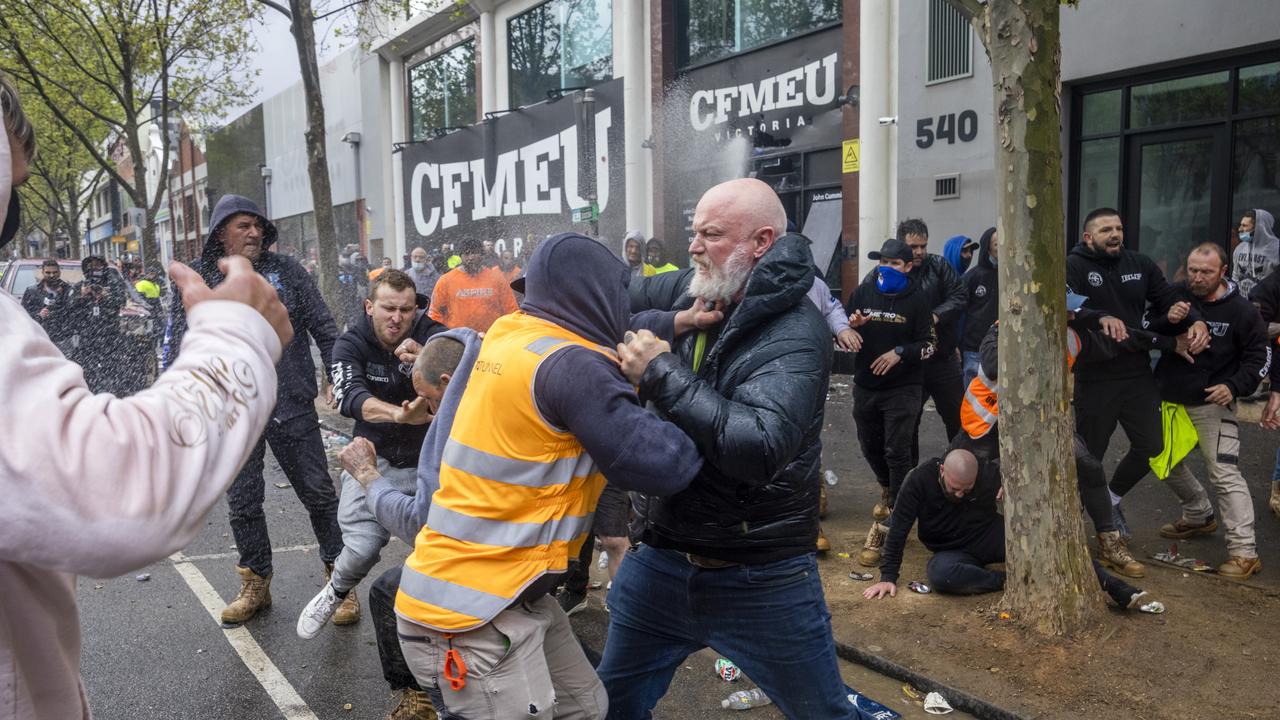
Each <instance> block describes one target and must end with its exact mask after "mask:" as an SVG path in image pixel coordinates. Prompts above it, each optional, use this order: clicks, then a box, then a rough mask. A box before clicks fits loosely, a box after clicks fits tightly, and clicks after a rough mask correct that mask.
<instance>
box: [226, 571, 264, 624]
mask: <svg viewBox="0 0 1280 720" xmlns="http://www.w3.org/2000/svg"><path fill="white" fill-rule="evenodd" d="M236 572H238V573H240V594H238V595H236V599H235V600H232V601H231V602H230V603H229V604H228V605H227V606H226V607H224V608H222V622H224V623H227V624H229V625H239V624H240V623H242V622H245V621H246V620H248V619H249V618H251V617H253V616H254V615H255V614H257V612H258V611H259V610H265V609H266V608H269V607H271V576H270V575H268V576H266V577H262V576H260V575H256V574H254V572H253V571H252V570H250V569H249V568H246V567H240V566H239V565H237V566H236Z"/></svg>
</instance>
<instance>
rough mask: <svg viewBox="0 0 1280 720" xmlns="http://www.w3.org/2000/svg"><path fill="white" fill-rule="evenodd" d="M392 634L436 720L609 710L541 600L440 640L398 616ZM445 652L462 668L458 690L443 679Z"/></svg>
mask: <svg viewBox="0 0 1280 720" xmlns="http://www.w3.org/2000/svg"><path fill="white" fill-rule="evenodd" d="M397 630H398V632H399V634H400V648H401V650H403V651H404V659H405V661H406V662H407V663H408V665H409V669H410V670H412V671H413V676H414V677H415V678H416V679H417V680H418V685H420V686H421V687H422V688H423V689H424V690H426V691H427V693H428V694H429V695H430V696H431V701H432V703H433V704H434V705H435V706H436V710H437V711H438V712H439V713H440V717H460V718H474V719H475V720H480V719H481V718H494V719H495V720H506V719H508V718H524V717H540V718H555V720H601V719H602V718H604V716H605V713H606V712H608V710H609V698H608V696H607V695H606V694H605V691H604V684H603V683H601V682H600V678H599V677H597V676H596V671H595V670H594V669H592V667H591V663H589V662H587V656H586V655H585V654H583V652H582V646H581V645H580V644H579V643H578V640H577V638H575V637H574V635H573V628H571V627H570V626H569V618H568V616H566V615H565V614H564V610H561V609H560V604H559V603H558V602H556V599H555V598H553V597H551V596H549V595H544V596H542V597H541V598H539V599H537V600H534V601H532V602H527V603H517V604H515V605H512V606H511V607H509V608H507V609H506V610H503V611H502V612H500V613H498V615H497V616H496V617H494V618H493V620H491V621H489V622H488V623H487V624H485V625H482V626H480V627H478V628H476V629H475V630H470V631H468V632H464V633H457V634H454V635H452V637H448V638H447V637H445V635H444V634H442V633H439V632H437V631H435V630H430V629H428V628H425V627H422V626H421V625H417V624H415V623H411V622H409V621H407V620H405V619H404V618H399V624H398V628H397ZM450 647H452V648H453V649H455V650H457V651H458V653H459V654H460V655H461V656H462V659H463V661H464V662H465V663H466V666H467V674H466V678H465V680H466V684H465V685H464V686H463V687H462V688H461V689H458V690H454V689H453V687H452V686H451V685H450V683H449V681H448V680H447V679H446V678H445V675H444V660H445V653H446V652H447V651H448V650H449V648H450Z"/></svg>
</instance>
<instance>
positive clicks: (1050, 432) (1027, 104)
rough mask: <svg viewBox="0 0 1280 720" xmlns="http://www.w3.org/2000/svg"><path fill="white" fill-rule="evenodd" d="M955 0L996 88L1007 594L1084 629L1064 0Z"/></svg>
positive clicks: (1027, 612) (1035, 617) (1090, 617)
mask: <svg viewBox="0 0 1280 720" xmlns="http://www.w3.org/2000/svg"><path fill="white" fill-rule="evenodd" d="M949 1H950V2H951V3H952V4H953V5H954V6H956V7H959V8H960V9H961V10H963V11H964V12H965V13H967V14H968V16H969V18H970V21H971V23H972V25H973V28H974V30H975V31H976V32H977V34H978V37H980V38H981V39H982V43H983V45H984V46H985V47H986V51H987V57H988V58H989V59H990V61H991V77H992V83H993V85H994V89H995V140H996V143H995V144H996V148H995V149H996V156H995V159H996V198H997V202H996V205H997V209H998V212H999V219H998V222H997V227H998V228H999V233H1000V267H999V273H1000V275H999V281H1000V347H999V353H1000V368H999V370H1000V382H1001V385H1002V386H1003V390H1002V391H1001V393H1000V463H1001V475H1002V479H1003V482H1004V486H1005V529H1006V533H1007V534H1006V538H1007V540H1006V560H1007V568H1008V574H1007V579H1006V580H1005V591H1004V598H1003V600H1002V602H1003V604H1004V606H1005V607H1006V608H1007V609H1008V610H1009V611H1010V612H1011V613H1013V614H1014V615H1015V616H1016V617H1017V618H1018V619H1019V620H1020V621H1022V622H1023V623H1024V624H1026V625H1027V626H1028V627H1030V628H1032V629H1034V630H1036V631H1039V632H1042V633H1045V634H1048V635H1075V634H1077V633H1079V632H1081V631H1083V630H1085V629H1087V628H1089V627H1090V626H1091V625H1093V624H1094V623H1095V622H1097V621H1098V619H1099V618H1100V617H1101V612H1102V607H1103V601H1102V596H1101V592H1100V590H1099V588H1098V583H1097V580H1096V579H1095V576H1094V573H1093V570H1092V568H1091V565H1090V561H1089V555H1088V550H1087V548H1086V545H1085V532H1084V524H1083V520H1082V517H1081V512H1080V500H1079V494H1078V492H1077V488H1076V470H1075V462H1074V459H1073V452H1072V438H1073V436H1074V432H1075V430H1074V422H1073V418H1072V410H1071V397H1070V394H1069V393H1068V388H1067V368H1066V334H1065V327H1066V320H1067V318H1066V304H1065V294H1066V293H1065V289H1066V285H1067V282H1066V253H1065V252H1064V249H1065V247H1066V243H1065V242H1064V239H1063V227H1064V216H1063V208H1062V145H1061V143H1062V139H1061V134H1060V133H1061V123H1062V102H1061V100H1062V98H1061V42H1060V40H1061V38H1060V34H1059V18H1058V13H1059V0H1021V1H1020V2H1003V1H1002V2H988V0H949ZM1063 4H1074V2H1064V3H1063ZM1045 358H1054V359H1055V360H1054V361H1053V362H1046V361H1045Z"/></svg>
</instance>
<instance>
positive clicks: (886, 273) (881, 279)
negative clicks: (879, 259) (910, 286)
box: [876, 265, 909, 294]
mask: <svg viewBox="0 0 1280 720" xmlns="http://www.w3.org/2000/svg"><path fill="white" fill-rule="evenodd" d="M908 281H909V278H908V277H907V274H906V273H904V272H902V271H901V270H896V269H894V268H891V267H889V266H888V265H881V266H880V274H879V275H878V276H877V277H876V287H878V288H880V292H883V293H890V294H892V293H899V292H902V291H903V290H906V289H907V282H908Z"/></svg>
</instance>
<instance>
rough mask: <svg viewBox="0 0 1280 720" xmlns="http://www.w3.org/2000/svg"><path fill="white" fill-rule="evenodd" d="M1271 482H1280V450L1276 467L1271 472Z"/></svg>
mask: <svg viewBox="0 0 1280 720" xmlns="http://www.w3.org/2000/svg"><path fill="white" fill-rule="evenodd" d="M1271 482H1280V448H1276V467H1275V469H1274V470H1272V471H1271Z"/></svg>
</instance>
